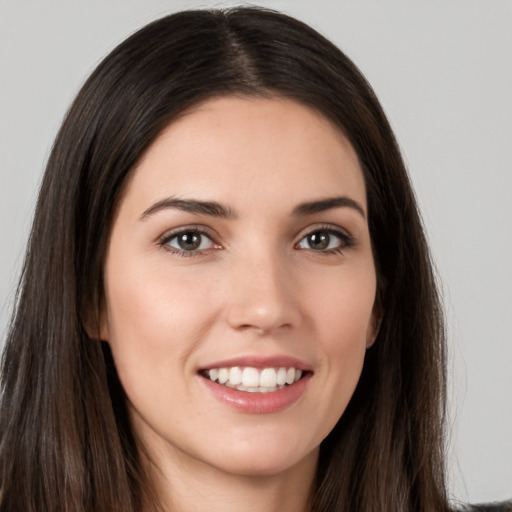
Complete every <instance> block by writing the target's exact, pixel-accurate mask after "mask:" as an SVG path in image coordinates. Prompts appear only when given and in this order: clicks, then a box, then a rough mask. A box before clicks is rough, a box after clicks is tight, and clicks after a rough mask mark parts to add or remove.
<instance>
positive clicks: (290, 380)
mask: <svg viewBox="0 0 512 512" xmlns="http://www.w3.org/2000/svg"><path fill="white" fill-rule="evenodd" d="M307 373H309V372H307V371H306V372H305V371H303V370H302V369H299V368H295V367H292V366H290V367H284V366H281V367H266V368H254V367H251V366H246V367H241V366H232V367H219V368H210V369H208V370H201V371H200V375H201V376H202V377H204V378H206V379H208V380H210V381H212V382H215V383H216V384H220V385H221V386H225V387H228V388H233V389H236V390H238V391H245V392H248V393H273V392H276V391H280V390H282V389H285V388H286V387H288V386H291V385H292V384H295V383H296V382H298V381H299V380H301V379H302V378H304V377H305V376H306V374H307Z"/></svg>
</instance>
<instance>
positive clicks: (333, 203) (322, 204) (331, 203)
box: [293, 196, 366, 219]
mask: <svg viewBox="0 0 512 512" xmlns="http://www.w3.org/2000/svg"><path fill="white" fill-rule="evenodd" d="M342 207H345V208H352V209H353V210H355V211H356V212H358V213H359V214H360V215H361V216H362V217H363V219H366V214H365V212H364V208H363V207H362V206H361V205H360V204H359V203H358V202H357V201H355V200H354V199H351V198H350V197H347V196H338V197H329V198H327V199H320V200H318V201H311V202H308V203H302V204H299V205H298V206H297V207H296V208H295V209H294V210H293V213H294V215H298V216H303V215H313V214H315V213H321V212H325V211H327V210H332V209H334V208H342Z"/></svg>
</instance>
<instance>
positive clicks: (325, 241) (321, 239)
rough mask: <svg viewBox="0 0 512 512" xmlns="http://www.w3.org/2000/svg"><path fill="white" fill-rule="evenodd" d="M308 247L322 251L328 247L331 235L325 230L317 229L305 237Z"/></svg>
mask: <svg viewBox="0 0 512 512" xmlns="http://www.w3.org/2000/svg"><path fill="white" fill-rule="evenodd" d="M306 240H307V243H308V245H309V248H310V249H313V250H315V251H323V250H325V249H327V248H328V247H329V244H330V242H331V235H330V234H329V233H328V232H327V231H317V232H315V233H311V234H310V235H308V236H307V237H306Z"/></svg>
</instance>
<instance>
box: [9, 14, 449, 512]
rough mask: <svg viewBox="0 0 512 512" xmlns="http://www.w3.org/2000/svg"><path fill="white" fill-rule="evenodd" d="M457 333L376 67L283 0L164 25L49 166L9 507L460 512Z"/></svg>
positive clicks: (12, 349) (65, 134)
mask: <svg viewBox="0 0 512 512" xmlns="http://www.w3.org/2000/svg"><path fill="white" fill-rule="evenodd" d="M444 351H445V348H444V338H443V323H442V318H441V312H440V307H439V301H438V296H437V292H436V287H435V281H434V276H433V273H432V268H431V264H430V259H429V254H428V248H427V245H426V242H425V237H424V235H423V230H422V226H421V222H420V219H419V215H418V212H417V208H416V204H415V201H414V196H413V193H412V191H411V187H410V184H409V181H408V177H407V174H406V171H405V168H404V165H403V162H402V160H401V157H400V153H399V151H398V148H397V145H396V142H395V140H394V137H393V134H392V132H391V130H390V127H389V125H388V123H387V121H386V118H385V116H384V114H383V112H382V110H381V108H380V106H379V104H378V101H377V99H376V98H375V96H374V94H373V92H372V90H371V88H370V87H369V85H368V84H367V83H366V81H365V80H364V78H363V77H362V76H361V74H360V73H359V72H358V70H357V69H356V68H355V67H354V65H353V64H352V63H351V62H350V61H349V60H348V59H347V58H346V57H345V56H344V55H343V54H342V53H341V52H340V51H339V50H338V49H336V48H335V47H333V46H332V45H331V44H330V43H329V42H328V41H326V40H325V39H324V38H323V37H321V36H320V35H318V34H317V33H315V32H314V31H313V30H312V29H310V28H309V27H307V26H305V25H303V24H302V23H300V22H298V21H295V20H293V19H291V18H288V17H285V16H283V15H280V14H277V13H274V12H271V11H264V10H259V9H252V8H247V9H235V10H230V11H226V12H223V11H195V12H184V13H180V14H176V15H173V16H170V17H167V18H164V19H162V20H159V21H156V22H154V23H152V24H150V25H149V26H147V27H145V28H143V29H142V30H140V31H139V32H138V33H136V34H135V35H133V36H132V37H130V38H129V39H128V40H127V41H125V42H124V43H122V44H121V45H120V46H119V47H118V48H116V49H115V50H114V51H113V52H112V53H111V54H110V55H109V56H108V57H107V58H106V59H105V60H104V61H103V62H102V63H101V64H100V65H99V67H98V68H97V69H96V71H95V72H94V73H93V74H92V76H91V77H90V78H89V80H88V81H87V82H86V84H85V85H84V87H83V88H82V90H81V92H80V93H79V95H78V97H77V99H76V100H75V102H74V104H73V106H72V107H71V109H70V111H69V113H68V115H67V117H66V120H65V121H64V124H63V126H62V128H61V131H60V133H59V135H58V137H57V140H56V142H55V146H54V149H53V151H52V155H51V157H50V160H49V162H48V167H47V171H46V175H45V178H44V181H43V184H42V188H41V192H40V196H39V202H38V205H37V210H36V215H35V220H34V225H33V231H32V235H31V239H30V244H29V248H28V250H27V257H26V262H25V266H24V270H23V276H22V282H21V287H20V294H19V299H18V303H17V307H16V312H15V317H14V319H13V322H12V327H11V330H10V333H9V336H8V340H7V344H6V348H5V353H4V360H3V368H2V379H3V380H2V392H3V401H2V417H1V438H2V441H1V460H2V470H1V482H2V483H1V494H0V500H1V507H2V510H5V511H14V510H16V511H17V510H23V511H36V510H38V511H39V510H47V511H57V510H66V511H90V510H116V511H123V512H124V511H131V510H134V511H135V510H141V511H144V512H146V511H147V512H149V511H154V510H180V511H187V510H198V509H199V508H201V509H203V508H204V507H205V506H207V507H208V509H209V510H216V509H217V508H219V509H222V510H226V509H228V510H237V511H243V510H290V511H292V510H293V511H331V510H332V511H338V510H339V511H341V510H358V511H370V510H372V511H374V510H403V511H406V510H407V511H410V510H417V511H441V510H449V509H450V507H449V505H448V502H447V496H446V489H445V482H444V467H443V466H444V462H443V461H444V453H443V428H442V427H443V419H444V394H445V377H444V372H445V369H444V358H445V354H444Z"/></svg>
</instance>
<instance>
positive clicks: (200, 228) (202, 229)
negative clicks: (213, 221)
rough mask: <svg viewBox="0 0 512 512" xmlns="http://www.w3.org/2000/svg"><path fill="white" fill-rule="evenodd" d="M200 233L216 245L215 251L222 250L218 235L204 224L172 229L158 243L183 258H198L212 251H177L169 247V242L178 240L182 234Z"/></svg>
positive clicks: (159, 238)
mask: <svg viewBox="0 0 512 512" xmlns="http://www.w3.org/2000/svg"><path fill="white" fill-rule="evenodd" d="M191 232H192V233H199V234H200V235H202V236H206V237H207V238H209V239H210V240H211V241H212V243H213V244H214V246H216V247H214V248H213V249H220V248H221V245H220V244H219V243H218V242H217V238H218V237H217V234H216V233H215V232H214V231H213V230H212V229H211V228H209V227H207V226H204V225H202V224H189V225H185V226H179V227H177V228H173V229H170V230H168V231H166V232H165V233H164V234H163V235H161V236H160V237H158V239H157V241H156V243H157V244H158V245H159V246H161V247H163V248H164V249H165V250H167V251H169V252H171V253H173V254H180V255H182V256H196V255H200V254H204V253H205V252H207V251H210V250H211V249H206V250H205V249H200V250H192V251H184V250H180V249H177V248H175V247H171V246H170V245H168V243H169V241H170V240H172V239H173V238H176V237H177V236H178V235H180V234H182V233H191Z"/></svg>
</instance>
